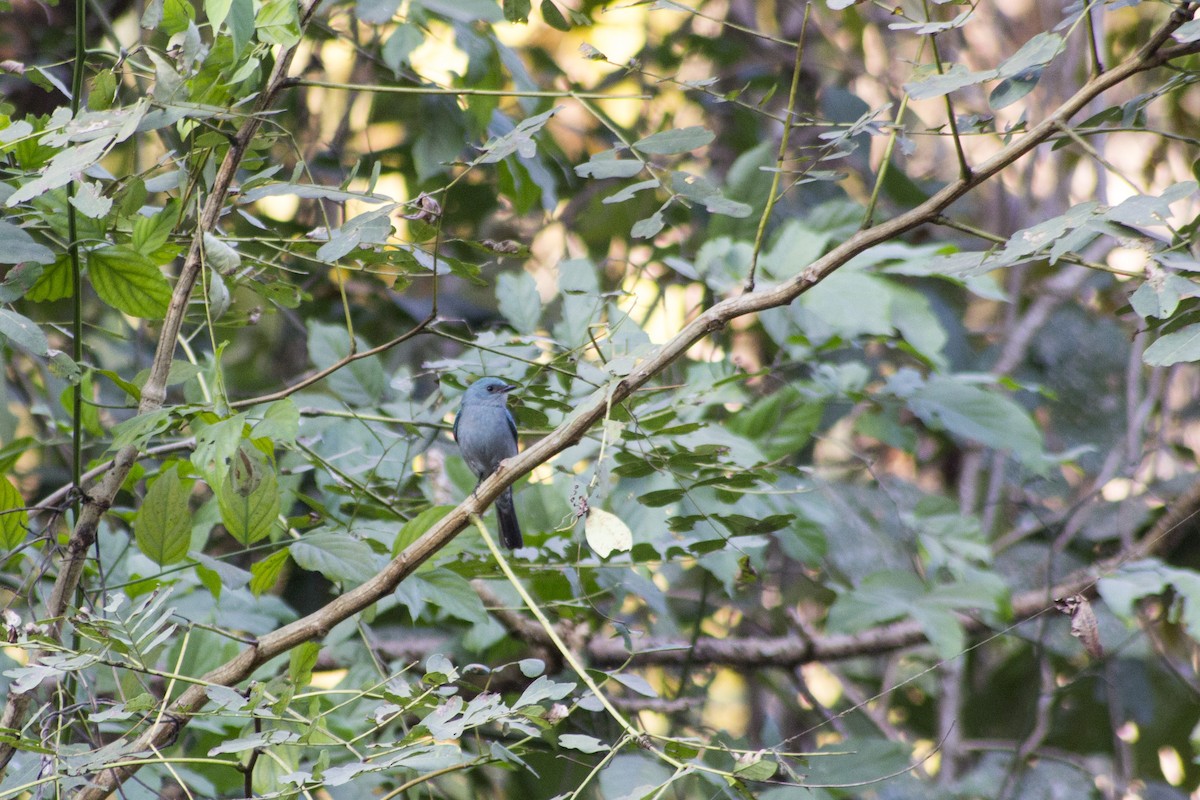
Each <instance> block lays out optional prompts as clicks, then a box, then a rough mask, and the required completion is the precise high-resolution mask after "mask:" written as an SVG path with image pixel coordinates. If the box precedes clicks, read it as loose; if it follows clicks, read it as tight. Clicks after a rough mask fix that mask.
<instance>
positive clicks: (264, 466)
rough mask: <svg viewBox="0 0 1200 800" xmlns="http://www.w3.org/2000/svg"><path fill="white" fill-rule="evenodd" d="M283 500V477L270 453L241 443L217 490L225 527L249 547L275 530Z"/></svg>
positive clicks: (222, 521)
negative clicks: (272, 529) (281, 497)
mask: <svg viewBox="0 0 1200 800" xmlns="http://www.w3.org/2000/svg"><path fill="white" fill-rule="evenodd" d="M234 465H241V466H240V467H239V468H238V469H234V468H233V467H234ZM247 465H253V467H252V468H251V467H248V466H247ZM280 503H281V500H280V497H279V479H278V478H277V477H276V475H275V470H274V468H272V467H271V465H270V464H268V463H267V458H266V456H265V455H263V454H262V452H261V451H259V450H258V448H256V447H252V446H242V447H240V448H239V449H238V451H237V453H235V454H234V458H233V459H232V461H231V466H230V469H229V471H228V472H226V474H225V480H224V481H223V482H222V483H221V487H220V490H219V491H218V492H217V505H218V507H219V508H220V511H221V523H222V524H223V525H224V526H225V530H227V531H229V535H230V536H232V537H233V538H234V539H236V540H237V541H238V542H240V543H241V544H242V545H245V546H247V547H248V546H250V545H252V544H254V543H255V542H257V541H259V540H260V539H263V538H264V537H266V536H267V535H268V534H270V533H271V528H272V526H274V524H275V518H276V517H278V516H279V508H280Z"/></svg>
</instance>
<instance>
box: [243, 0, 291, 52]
mask: <svg viewBox="0 0 1200 800" xmlns="http://www.w3.org/2000/svg"><path fill="white" fill-rule="evenodd" d="M254 29H255V32H256V33H257V35H258V40H259V41H260V42H262V43H263V44H277V45H280V46H282V47H291V46H292V45H294V44H296V43H297V42H298V41H300V17H299V14H298V6H297V5H296V3H295V2H294V0H267V2H265V3H263V6H262V8H261V9H259V12H258V15H257V16H256V17H255V18H254Z"/></svg>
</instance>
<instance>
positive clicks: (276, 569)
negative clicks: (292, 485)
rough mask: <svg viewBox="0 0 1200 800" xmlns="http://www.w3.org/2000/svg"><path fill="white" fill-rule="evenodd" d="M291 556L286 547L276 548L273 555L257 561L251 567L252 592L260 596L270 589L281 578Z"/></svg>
mask: <svg viewBox="0 0 1200 800" xmlns="http://www.w3.org/2000/svg"><path fill="white" fill-rule="evenodd" d="M289 558H291V556H290V555H289V554H288V549H287V548H286V547H285V548H283V549H282V550H276V551H275V552H274V553H271V555H269V556H267V557H266V558H264V559H263V560H262V561H257V562H255V563H254V564H253V565H252V566H251V567H250V584H249V586H250V593H251V594H253V595H254V596H255V597H258V596H259V595H261V594H263V593H264V592H268V591H270V590H271V587H273V586H274V585H275V582H276V581H278V580H279V573H281V572H282V571H283V567H284V565H285V564H287V562H288V559H289ZM226 583H227V582H226ZM227 585H228V584H227ZM230 588H236V587H230Z"/></svg>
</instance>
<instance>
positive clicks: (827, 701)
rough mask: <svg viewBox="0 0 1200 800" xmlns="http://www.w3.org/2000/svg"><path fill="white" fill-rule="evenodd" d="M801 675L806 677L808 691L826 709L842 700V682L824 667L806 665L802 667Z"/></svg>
mask: <svg viewBox="0 0 1200 800" xmlns="http://www.w3.org/2000/svg"><path fill="white" fill-rule="evenodd" d="M800 674H801V675H803V676H804V683H805V684H806V685H807V686H808V691H810V692H812V696H813V697H815V698H817V702H818V703H820V704H821V705H823V706H825V707H826V708H830V707H832V706H833V705H835V704H836V703H837V702H838V700H841V699H842V684H841V682H840V681H839V680H838V679H837V678H836V677H834V675H833V673H832V672H830V671H829V670H827V669H826V668H825V667H823V666H822V665H820V664H805V665H804V666H802V667H800Z"/></svg>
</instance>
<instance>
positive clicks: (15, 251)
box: [0, 219, 54, 264]
mask: <svg viewBox="0 0 1200 800" xmlns="http://www.w3.org/2000/svg"><path fill="white" fill-rule="evenodd" d="M24 261H33V262H36V263H38V264H51V263H53V262H54V251H52V250H51V249H50V248H49V247H46V246H45V245H42V244H38V243H37V242H36V241H34V239H33V237H32V236H30V235H29V234H28V233H27V232H26V231H25V230H24V229H23V228H19V227H17V226H16V225H13V224H12V223H11V222H6V221H5V220H2V219H0V264H20V263H22V262H24Z"/></svg>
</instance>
